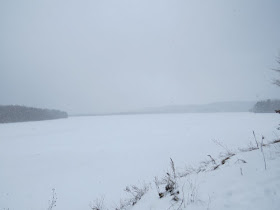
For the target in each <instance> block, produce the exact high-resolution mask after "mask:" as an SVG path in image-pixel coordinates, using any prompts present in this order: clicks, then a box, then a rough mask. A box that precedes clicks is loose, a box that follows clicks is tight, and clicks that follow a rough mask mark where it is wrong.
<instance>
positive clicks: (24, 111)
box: [0, 105, 68, 123]
mask: <svg viewBox="0 0 280 210" xmlns="http://www.w3.org/2000/svg"><path fill="white" fill-rule="evenodd" d="M67 117H68V114H67V113H66V112H62V111H58V110H50V109H39V108H33V107H25V106H14V105H9V106H1V105H0V123H11V122H25V121H40V120H53V119H59V118H67Z"/></svg>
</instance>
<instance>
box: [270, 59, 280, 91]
mask: <svg viewBox="0 0 280 210" xmlns="http://www.w3.org/2000/svg"><path fill="white" fill-rule="evenodd" d="M276 62H277V63H278V65H279V66H280V56H279V57H278V58H277V60H276ZM272 70H274V71H276V72H278V73H280V67H278V68H276V69H272ZM273 84H274V85H277V86H279V87H280V79H275V80H273Z"/></svg>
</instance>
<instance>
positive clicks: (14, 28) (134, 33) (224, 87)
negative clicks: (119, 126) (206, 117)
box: [0, 0, 280, 114]
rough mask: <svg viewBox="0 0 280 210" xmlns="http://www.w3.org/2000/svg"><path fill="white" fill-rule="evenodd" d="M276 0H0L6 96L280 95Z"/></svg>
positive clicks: (143, 101) (41, 103)
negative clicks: (275, 70) (277, 81)
mask: <svg viewBox="0 0 280 210" xmlns="http://www.w3.org/2000/svg"><path fill="white" fill-rule="evenodd" d="M279 10H280V2H279V1H276V0H269V1H261V0H256V1H253V0H250V1H242V0H237V1H222V0H213V1H211V2H210V1H194V0H190V1H183V0H178V1H168V0H152V1H148V0H135V1H130V0H120V1H113V0H107V1H92V0H82V1H74V0H67V1H66V0H60V1H54V0H48V1H47V0H42V1H31V0H25V1H20V0H15V1H1V2H0V27H1V33H0V95H1V100H0V105H8V104H17V105H25V106H32V107H40V108H51V109H60V110H64V111H67V112H68V113H70V114H76V113H104V112H121V111H132V110H139V109H142V108H146V107H159V106H169V105H171V106H172V105H184V104H186V105H187V104H208V103H213V102H222V101H258V100H264V99H279V87H277V86H275V85H273V84H272V81H273V79H274V78H277V77H278V78H279V75H278V74H277V73H275V72H274V71H272V70H271V69H272V68H279V66H277V63H276V57H277V56H279V55H280V54H279V53H280V27H279V21H278V20H280V13H279Z"/></svg>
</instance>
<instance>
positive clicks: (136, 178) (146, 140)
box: [0, 113, 280, 210]
mask: <svg viewBox="0 0 280 210" xmlns="http://www.w3.org/2000/svg"><path fill="white" fill-rule="evenodd" d="M279 119H280V115H277V114H254V113H207V114H154V115H152V114H151V115H124V116H96V117H94V116H92V117H70V118H68V119H63V120H54V121H41V122H26V123H13V124H0V209H4V208H9V209H10V210H14V209H15V210H16V209H28V210H40V209H42V210H43V209H47V207H48V200H49V199H50V197H51V193H52V189H53V188H55V190H56V193H57V197H58V200H57V207H56V209H67V210H77V209H80V210H81V209H90V207H89V204H90V202H91V201H93V200H94V199H95V198H97V197H99V196H102V195H104V196H105V197H106V200H111V201H115V202H118V200H119V198H121V197H122V196H123V193H124V192H123V189H124V188H125V187H126V186H127V185H131V184H137V183H141V182H142V181H147V182H150V181H152V179H153V177H154V176H156V175H159V176H160V175H161V174H163V173H164V172H165V170H166V169H167V168H168V167H169V158H170V157H172V158H173V160H174V162H175V164H176V166H177V167H179V168H180V167H184V166H185V165H189V164H192V165H196V164H197V163H198V162H200V161H201V160H203V159H205V157H206V156H207V155H209V154H210V155H217V154H218V153H219V152H221V151H222V148H221V147H219V146H218V145H217V144H215V143H214V142H213V140H216V141H219V142H222V143H223V144H224V145H226V146H227V147H228V148H230V149H231V148H233V149H235V148H238V147H244V146H246V145H247V144H248V143H249V142H250V141H252V142H254V137H253V134H252V131H253V130H254V131H255V133H256V136H257V138H259V139H260V138H261V136H262V135H263V136H264V137H265V140H266V139H268V140H272V139H276V138H277V136H278V135H279V136H280V132H279V131H278V130H277V129H276V128H277V125H278V124H279ZM112 205H113V203H112Z"/></svg>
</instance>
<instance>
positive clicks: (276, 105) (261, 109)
mask: <svg viewBox="0 0 280 210" xmlns="http://www.w3.org/2000/svg"><path fill="white" fill-rule="evenodd" d="M276 110H280V100H270V99H269V100H266V101H258V102H257V103H256V104H255V106H254V107H253V109H252V112H256V113H273V112H276Z"/></svg>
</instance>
